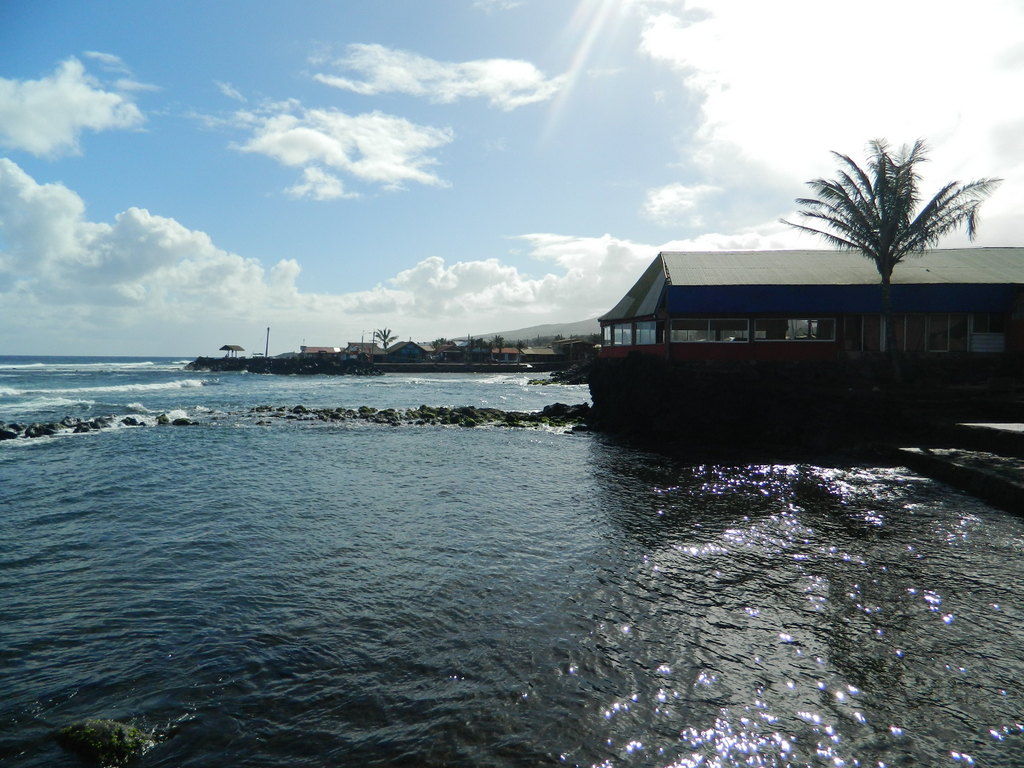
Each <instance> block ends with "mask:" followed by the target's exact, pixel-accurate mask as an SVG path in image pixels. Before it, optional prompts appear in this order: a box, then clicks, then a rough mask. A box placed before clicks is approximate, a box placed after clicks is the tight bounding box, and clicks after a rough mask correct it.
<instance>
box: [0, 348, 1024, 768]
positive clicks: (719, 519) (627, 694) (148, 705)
mask: <svg viewBox="0 0 1024 768" xmlns="http://www.w3.org/2000/svg"><path fill="white" fill-rule="evenodd" d="M182 362H183V361H180V360H173V359H136V360H127V359H81V358H77V359H75V358H36V359H25V358H0V422H7V423H10V422H20V423H28V422H32V421H53V420H57V419H60V418H62V417H64V416H69V415H70V416H75V417H79V418H92V417H94V416H102V415H116V416H118V417H120V416H125V415H133V416H135V417H136V418H138V419H140V420H142V421H143V422H145V423H149V424H154V423H155V419H156V416H158V415H159V414H161V413H174V414H181V415H186V416H189V417H191V418H193V419H195V420H196V421H198V422H199V424H198V425H197V426H191V427H171V426H167V427H157V426H146V427H124V426H117V427H115V428H111V429H107V430H104V431H101V432H91V433H87V434H79V435H70V434H68V435H58V436H56V437H48V438H38V439H31V440H30V439H18V440H8V441H3V442H0V763H2V764H3V765H5V766H7V765H10V766H19V767H20V766H31V767H32V768H35V767H41V766H51V767H52V766H56V767H58V768H59V767H60V766H69V767H70V766H75V765H79V764H80V763H79V762H78V760H77V758H75V757H73V756H71V755H69V754H67V753H65V752H63V751H62V750H61V748H60V747H59V746H57V744H56V743H55V741H54V739H53V733H54V731H55V730H56V729H58V728H60V727H62V726H63V725H66V724H67V723H69V722H72V721H75V720H78V719H82V718H86V717H105V718H115V719H120V720H123V721H126V722H131V723H133V724H135V725H137V726H139V727H141V728H144V729H146V730H151V731H154V732H155V733H156V734H157V735H158V736H159V737H160V738H161V741H160V742H159V743H158V744H157V745H156V746H155V747H153V748H152V749H150V750H149V751H148V752H146V753H145V754H144V755H142V756H141V757H140V758H139V759H138V761H137V763H136V765H138V766H142V767H144V768H148V767H150V766H168V767H170V766H214V765H239V766H240V765H245V766H290V767H291V766H349V765H351V766H537V765H565V766H602V767H604V766H608V767H609V768H610V767H611V766H645V767H646V766H680V767H681V766H873V767H878V766H900V765H906V766H911V765H913V766H918V765H927V766H936V765H939V766H941V765H950V766H969V765H978V766H1008V767H1009V766H1019V765H1021V764H1024V621H1022V617H1024V596H1022V593H1021V590H1020V588H1019V585H1020V584H1021V581H1022V575H1024V558H1022V557H1021V554H1022V550H1024V521H1022V520H1021V519H1020V518H1017V517H1015V516H1012V515H1009V514H1007V513H1005V512H1001V511H999V510H996V509H993V508H991V507H989V506H987V505H985V504H983V503H981V502H979V501H977V500H975V499H973V498H971V497H969V496H965V495H963V494H961V493H959V492H957V491H954V490H952V489H950V488H948V487H946V486H944V485H942V484H939V483H936V482H934V481H931V480H928V479H926V478H922V477H920V476H918V475H915V474H913V473H911V472H909V471H908V470H906V469H905V468H901V467H886V466H864V465H857V464H852V463H847V462H844V461H841V460H840V461H835V460H832V461H825V460H820V461H807V462H804V463H795V464H794V463H770V461H765V462H763V463H757V464H735V465H730V464H712V463H700V462H699V461H694V460H692V459H690V460H683V459H680V458H673V457H671V456H666V455H663V454H661V453H660V452H658V451H657V450H656V449H653V448H651V447H648V448H640V447H637V446H635V445H628V444H625V443H622V442H620V441H618V440H616V439H614V438H611V437H608V436H603V435H599V434H593V433H576V434H571V433H566V432H561V431H557V430H538V429H508V428H498V427H493V428H491V427H488V428H475V429H466V428H461V427H436V426H404V427H390V426H383V425H376V424H367V423H365V422H341V423H328V422H319V421H301V420H285V419H277V420H272V423H269V424H267V423H261V420H260V419H258V418H255V417H253V416H252V415H251V414H250V412H249V409H251V408H253V407H255V406H260V405H271V406H275V407H276V406H286V407H291V406H294V405H299V404H302V405H306V406H308V407H328V406H329V407H339V406H344V407H353V408H354V407H358V406H360V405H369V406H373V407H378V408H383V407H399V408H406V407H415V406H418V405H420V404H426V405H486V406H491V407H498V408H505V409H517V410H536V409H540V408H542V407H543V406H544V405H546V404H549V403H551V402H555V401H560V402H565V403H577V402H584V401H586V400H587V397H588V393H587V391H586V388H585V387H557V386H547V387H542V386H535V385H529V384H528V382H527V377H526V376H518V375H516V376H485V375H472V374H467V375H462V376H456V375H447V376H445V375H435V376H423V375H420V376H397V375H396V376H385V377H375V378H366V379H363V378H355V377H352V378H349V377H340V378H327V377H311V378H302V377H271V376H250V375H245V374H231V375H225V374H218V375H210V374H203V373H195V372H188V371H184V370H182ZM780 455H781V453H780Z"/></svg>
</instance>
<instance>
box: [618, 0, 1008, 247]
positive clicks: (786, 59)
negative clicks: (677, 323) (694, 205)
mask: <svg viewBox="0 0 1024 768" xmlns="http://www.w3.org/2000/svg"><path fill="white" fill-rule="evenodd" d="M635 7H636V8H638V9H639V10H640V12H642V13H643V14H644V18H643V35H642V40H641V50H642V51H643V52H644V53H645V54H646V55H648V56H649V57H650V58H651V59H653V60H654V61H656V62H658V63H661V64H663V65H665V66H667V67H669V68H671V69H672V70H673V71H675V72H676V73H678V76H679V79H680V80H679V81H680V84H681V85H682V87H683V88H685V89H686V91H688V93H689V94H690V95H691V97H696V98H697V100H698V103H699V104H700V114H699V129H698V130H697V132H696V133H695V134H693V135H689V136H680V137H679V138H680V148H681V151H680V164H681V165H682V167H683V169H684V171H685V172H686V173H685V175H686V178H687V179H690V180H691V181H690V184H691V185H693V186H699V185H700V184H714V185H716V186H721V187H722V188H723V197H727V198H729V199H730V200H731V201H732V203H731V204H730V205H731V208H729V210H728V213H729V215H730V217H731V220H732V221H735V222H738V223H739V224H740V225H744V224H746V225H750V224H752V223H755V222H757V221H759V220H761V219H762V218H764V216H765V215H766V213H767V211H766V206H765V204H764V203H765V202H769V203H770V205H772V206H778V204H779V203H780V202H782V201H783V200H784V198H783V197H782V193H783V191H787V194H786V197H787V198H788V200H785V201H784V202H783V204H785V205H787V206H788V205H792V198H794V197H797V196H798V195H799V194H801V193H802V192H803V191H804V187H803V182H804V181H806V180H807V179H810V178H814V177H816V176H821V175H830V174H831V173H832V171H833V170H834V167H835V166H834V163H833V159H832V157H831V155H830V154H829V152H830V150H833V149H835V150H839V151H841V152H844V153H847V154H850V155H851V156H853V157H854V158H858V159H859V158H862V157H863V152H864V147H865V145H866V143H867V142H868V141H869V140H870V139H873V138H877V137H885V138H888V139H889V140H890V141H891V142H892V143H893V144H896V145H899V144H902V143H904V142H912V141H913V140H915V139H917V138H919V137H922V138H925V139H926V140H928V142H929V144H930V145H931V146H932V148H933V151H932V158H933V161H932V162H931V163H929V164H928V165H927V166H926V167H925V168H924V169H923V170H924V174H925V176H924V182H923V185H922V186H923V189H924V190H926V191H928V190H930V189H932V188H937V187H938V186H939V185H940V184H941V183H943V182H945V181H946V180H949V179H961V180H964V181H966V180H969V179H972V178H977V177H981V176H1004V177H1006V178H1007V184H1006V185H1004V187H1003V188H1002V189H1001V190H1000V191H999V192H997V194H996V195H995V196H994V197H993V199H992V200H991V201H990V202H989V203H988V204H986V210H985V214H986V219H989V218H993V219H996V218H999V217H1005V216H1009V215H1011V211H1010V206H1011V205H1012V201H1013V200H1014V199H1019V194H1015V193H1012V192H1011V191H1010V190H1011V189H1014V188H1015V189H1016V190H1017V191H1018V192H1020V191H1024V164H1022V158H1021V152H1020V146H1021V145H1020V144H1019V143H1017V147H1016V149H1015V151H1011V152H1006V151H1003V150H1001V149H999V147H1000V142H1001V141H1004V140H1005V138H1006V137H1007V136H1013V135H1016V134H1015V131H1017V130H1019V121H1020V109H1019V105H1018V104H1017V103H1016V100H1015V99H1014V98H1012V97H1011V98H1007V95H1008V94H1016V93H1020V92H1022V91H1024V57H1022V56H1021V53H1020V52H1021V45H1020V42H1019V41H1020V35H1019V30H1020V29H1021V28H1022V26H1024V6H1021V4H1020V3H1019V2H1016V3H1015V2H1012V0H980V2H979V3H978V4H976V5H974V6H972V8H971V12H970V13H964V7H963V5H962V3H959V2H953V0H936V2H933V3H929V5H928V9H927V13H922V12H921V7H920V6H918V5H917V4H914V3H891V2H888V0H864V2H862V3H859V4H858V5H857V6H856V8H854V7H853V6H849V5H844V4H835V3H815V2H810V0H778V2H772V3H751V2H747V1H746V0H692V1H688V2H686V4H685V8H684V6H683V4H682V3H681V2H674V3H670V2H657V3H655V2H642V0H638V2H637V3H636V4H635ZM880 24H881V25H882V26H881V34H882V38H881V39H884V40H885V41H886V42H885V43H882V44H881V45H882V47H883V48H884V50H883V51H882V52H881V53H879V54H878V55H876V50H875V49H876V47H877V45H876V42H875V41H877V40H879V39H880ZM893 39H899V40H901V41H902V42H901V44H898V45H892V44H889V41H891V40H893ZM652 194H654V193H652ZM716 202H718V200H717V199H716ZM776 210H778V207H776ZM713 223H715V224H718V223H720V222H718V221H713ZM984 231H985V230H984V227H983V230H982V232H983V233H984Z"/></svg>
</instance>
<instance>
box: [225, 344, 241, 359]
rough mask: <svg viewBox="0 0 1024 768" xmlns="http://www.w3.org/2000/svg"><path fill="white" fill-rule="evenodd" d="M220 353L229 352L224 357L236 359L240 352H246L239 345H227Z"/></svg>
mask: <svg viewBox="0 0 1024 768" xmlns="http://www.w3.org/2000/svg"><path fill="white" fill-rule="evenodd" d="M220 351H221V352H227V354H226V355H224V357H236V356H237V355H238V353H239V352H245V349H244V348H243V347H240V346H238V345H237V344H225V345H224V346H223V347H221V348H220Z"/></svg>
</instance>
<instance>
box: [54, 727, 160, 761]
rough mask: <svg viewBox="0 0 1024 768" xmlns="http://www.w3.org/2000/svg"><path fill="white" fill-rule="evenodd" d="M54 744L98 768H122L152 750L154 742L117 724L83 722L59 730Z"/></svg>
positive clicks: (134, 730) (137, 731) (149, 737)
mask: <svg viewBox="0 0 1024 768" xmlns="http://www.w3.org/2000/svg"><path fill="white" fill-rule="evenodd" d="M57 741H58V742H60V744H61V746H62V747H64V748H65V749H67V750H69V751H71V752H74V753H75V754H76V755H78V756H79V757H81V758H82V759H84V760H86V761H88V762H90V763H92V764H93V765H97V766H123V765H127V764H128V762H129V761H130V760H131V759H132V758H134V757H136V756H137V755H140V754H142V753H143V752H144V751H145V750H146V749H148V748H149V747H151V746H153V744H154V740H153V738H152V737H151V736H150V735H149V734H147V733H145V732H144V731H141V730H139V729H138V728H136V727H135V726H133V725H127V724H125V723H119V722H117V721H116V720H82V721H80V722H77V723H72V724H71V725H69V726H67V727H65V728H61V729H60V731H58V733H57Z"/></svg>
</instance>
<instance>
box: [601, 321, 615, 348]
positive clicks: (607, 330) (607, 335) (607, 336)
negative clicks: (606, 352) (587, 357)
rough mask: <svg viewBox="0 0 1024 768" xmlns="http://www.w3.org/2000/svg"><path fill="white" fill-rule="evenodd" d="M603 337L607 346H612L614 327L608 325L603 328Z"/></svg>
mask: <svg viewBox="0 0 1024 768" xmlns="http://www.w3.org/2000/svg"><path fill="white" fill-rule="evenodd" d="M601 339H602V341H603V343H604V345H605V346H606V347H610V346H611V344H612V327H611V326H610V325H606V326H604V327H603V328H601Z"/></svg>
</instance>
